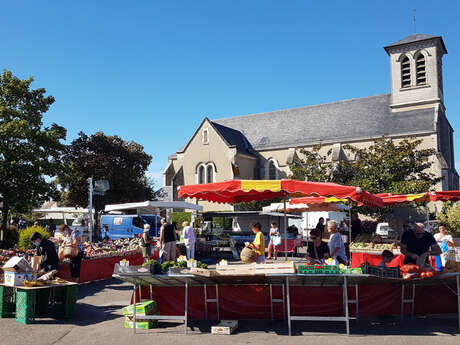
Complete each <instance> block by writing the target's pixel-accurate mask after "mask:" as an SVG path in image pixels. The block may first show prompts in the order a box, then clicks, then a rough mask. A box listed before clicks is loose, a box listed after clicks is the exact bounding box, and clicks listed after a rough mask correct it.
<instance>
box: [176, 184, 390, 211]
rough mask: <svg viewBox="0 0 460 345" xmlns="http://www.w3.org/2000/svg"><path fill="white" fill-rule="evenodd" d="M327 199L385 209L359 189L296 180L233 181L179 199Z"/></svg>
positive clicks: (192, 189)
mask: <svg viewBox="0 0 460 345" xmlns="http://www.w3.org/2000/svg"><path fill="white" fill-rule="evenodd" d="M286 196H290V197H305V196H324V197H332V196H333V197H336V198H339V199H345V198H346V199H351V200H353V201H356V202H358V203H363V204H365V205H368V206H382V205H383V203H382V201H381V199H380V198H379V197H376V196H374V195H373V194H370V193H368V192H366V191H363V190H362V189H361V188H359V187H353V186H342V185H340V184H336V183H322V182H307V181H296V180H230V181H225V182H216V183H205V184H196V185H187V186H180V187H179V197H183V198H196V199H198V200H207V201H211V202H218V203H229V204H237V203H240V202H249V201H261V200H270V199H275V198H282V197H286Z"/></svg>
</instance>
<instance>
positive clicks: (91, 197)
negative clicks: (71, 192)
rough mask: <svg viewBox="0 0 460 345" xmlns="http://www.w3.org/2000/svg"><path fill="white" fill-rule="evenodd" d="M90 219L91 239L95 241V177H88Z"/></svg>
mask: <svg viewBox="0 0 460 345" xmlns="http://www.w3.org/2000/svg"><path fill="white" fill-rule="evenodd" d="M87 181H88V219H89V229H88V232H89V241H90V242H92V241H93V178H92V177H90V178H88V180H87Z"/></svg>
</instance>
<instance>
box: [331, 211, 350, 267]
mask: <svg viewBox="0 0 460 345" xmlns="http://www.w3.org/2000/svg"><path fill="white" fill-rule="evenodd" d="M327 231H328V232H329V234H330V235H331V236H330V238H329V252H330V254H331V258H333V259H334V260H336V261H337V262H338V263H341V264H344V265H347V264H348V259H347V256H346V254H345V245H344V244H343V240H342V236H341V235H340V233H339V232H338V229H337V222H335V221H334V220H330V221H328V222H327Z"/></svg>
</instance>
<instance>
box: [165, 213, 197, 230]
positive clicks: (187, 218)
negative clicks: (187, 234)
mask: <svg viewBox="0 0 460 345" xmlns="http://www.w3.org/2000/svg"><path fill="white" fill-rule="evenodd" d="M170 220H171V223H172V222H177V229H178V230H182V223H183V222H189V223H190V222H191V221H192V213H191V212H171V215H170Z"/></svg>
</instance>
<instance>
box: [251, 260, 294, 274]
mask: <svg viewBox="0 0 460 345" xmlns="http://www.w3.org/2000/svg"><path fill="white" fill-rule="evenodd" d="M278 273H295V264H294V262H293V261H291V262H281V263H271V264H256V265H255V274H278Z"/></svg>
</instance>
